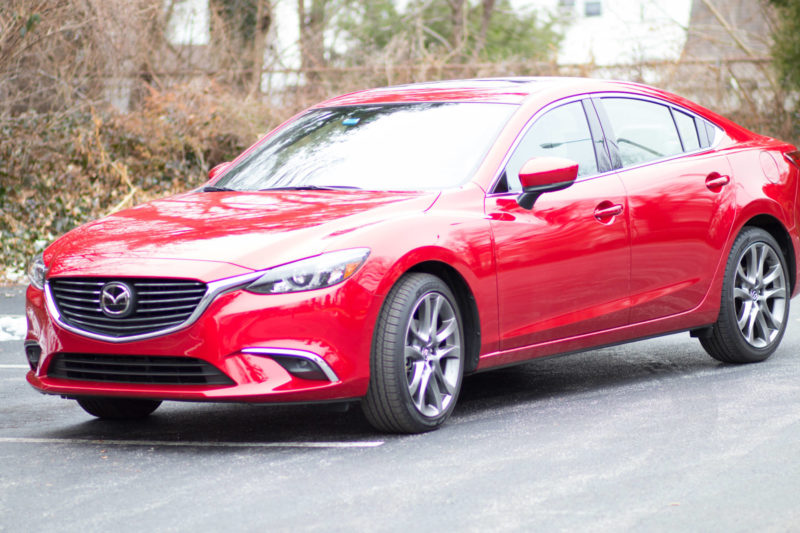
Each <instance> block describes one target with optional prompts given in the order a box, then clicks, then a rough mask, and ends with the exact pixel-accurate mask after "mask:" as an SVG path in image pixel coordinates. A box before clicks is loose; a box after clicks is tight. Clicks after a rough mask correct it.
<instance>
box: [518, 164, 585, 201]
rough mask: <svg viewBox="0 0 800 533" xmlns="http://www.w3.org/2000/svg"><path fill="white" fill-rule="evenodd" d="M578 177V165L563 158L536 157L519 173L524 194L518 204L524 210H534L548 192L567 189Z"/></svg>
mask: <svg viewBox="0 0 800 533" xmlns="http://www.w3.org/2000/svg"><path fill="white" fill-rule="evenodd" d="M577 177H578V163H576V162H575V161H572V160H570V159H563V158H561V157H534V158H533V159H529V160H528V161H527V162H526V163H525V164H524V165H522V168H521V169H520V171H519V182H520V183H521V184H522V194H520V195H519V196H518V197H517V203H518V204H519V206H520V207H522V208H523V209H533V204H534V203H536V200H537V199H538V198H539V196H541V195H542V194H544V193H546V192H553V191H560V190H561V189H566V188H567V187H569V186H570V185H572V184H573V183H574V182H575V178H577Z"/></svg>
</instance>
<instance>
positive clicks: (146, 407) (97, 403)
mask: <svg viewBox="0 0 800 533" xmlns="http://www.w3.org/2000/svg"><path fill="white" fill-rule="evenodd" d="M78 405H80V406H81V407H82V408H83V410H84V411H86V412H87V413H89V414H90V415H94V416H96V417H97V418H103V419H106V420H137V419H140V418H144V417H146V416H148V415H149V414H150V413H152V412H153V411H155V410H156V409H158V406H159V405H161V402H160V401H158V400H135V399H132V398H78Z"/></svg>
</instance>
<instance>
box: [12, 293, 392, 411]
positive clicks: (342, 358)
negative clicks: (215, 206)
mask: <svg viewBox="0 0 800 533" xmlns="http://www.w3.org/2000/svg"><path fill="white" fill-rule="evenodd" d="M379 307H380V301H379V298H377V297H376V296H375V295H374V294H373V293H372V292H371V291H369V290H367V289H366V288H364V287H362V286H361V285H360V284H359V283H358V282H357V281H356V279H354V278H351V279H349V280H347V281H345V282H344V283H342V284H340V285H337V286H334V287H329V288H327V289H319V290H315V291H309V292H300V293H291V294H281V295H259V294H253V293H250V292H247V291H245V290H241V289H240V290H234V291H232V292H228V293H224V294H220V295H217V296H216V297H215V298H214V299H213V300H212V301H211V302H210V303H209V304H208V305H207V307H206V309H205V310H204V312H203V313H202V314H201V315H200V316H199V317H198V318H197V319H196V321H194V322H193V323H191V324H190V325H188V326H186V327H184V328H182V329H179V330H178V331H172V332H169V333H167V334H164V335H161V336H157V337H152V338H147V339H138V340H131V341H126V342H108V341H104V340H100V339H96V338H91V337H90V336H87V335H82V334H80V333H77V332H75V331H68V330H67V329H65V328H64V327H62V326H61V325H59V323H58V322H59V321H58V320H57V318H56V317H54V316H53V315H52V313H54V312H56V313H57V311H55V310H54V309H52V305H51V309H50V310H48V306H47V302H46V299H45V296H44V292H43V291H41V290H38V289H36V288H33V287H28V292H27V306H26V315H27V320H28V335H27V339H26V340H27V341H29V342H36V343H37V344H38V345H39V346H40V347H41V349H42V355H41V358H40V359H39V362H38V365H37V366H36V368H35V369H34V370H31V371H30V372H29V373H28V375H27V379H28V382H29V383H30V384H31V385H32V386H33V387H34V388H36V389H37V390H39V391H40V392H43V393H47V394H58V395H62V396H67V397H76V396H116V397H129V398H153V399H164V400H189V401H245V402H323V401H335V400H344V399H352V398H359V397H362V396H364V395H365V394H366V392H367V386H368V383H369V354H370V346H371V340H372V332H373V326H374V324H375V321H376V318H377V315H378V312H379ZM57 354H97V355H105V354H113V355H115V356H125V355H130V356H149V357H159V356H164V357H176V356H177V357H187V358H193V359H195V360H201V361H205V362H207V363H209V364H210V365H212V366H214V367H215V368H216V369H218V370H219V371H221V372H222V373H224V374H225V375H226V376H227V377H229V378H230V380H231V381H232V384H230V385H205V384H203V385H198V384H161V383H123V382H113V383H109V382H100V381H91V380H85V379H72V378H70V379H64V378H63V377H54V376H51V375H49V374H48V371H49V370H50V366H51V363H52V362H53V360H54V357H55V356H56V355H57ZM281 357H283V358H284V359H283V361H284V363H285V361H286V358H287V357H288V358H296V359H298V360H306V361H311V362H312V363H314V364H315V365H316V368H318V369H319V370H320V372H319V373H318V376H317V379H306V378H304V377H298V376H299V375H302V374H298V373H297V372H294V373H292V372H290V371H288V370H287V369H286V365H285V364H284V365H283V366H282V365H281V364H280V363H279V361H281ZM311 366H314V365H311Z"/></svg>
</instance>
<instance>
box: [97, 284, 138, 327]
mask: <svg viewBox="0 0 800 533" xmlns="http://www.w3.org/2000/svg"><path fill="white" fill-rule="evenodd" d="M133 300H134V298H133V289H131V287H130V286H129V285H127V284H126V283H122V282H121V281H109V282H108V283H106V284H105V285H103V288H102V289H101V290H100V309H101V310H102V311H103V314H104V315H106V316H107V317H111V318H124V317H126V316H128V315H130V314H131V313H132V312H133V309H134V301H133Z"/></svg>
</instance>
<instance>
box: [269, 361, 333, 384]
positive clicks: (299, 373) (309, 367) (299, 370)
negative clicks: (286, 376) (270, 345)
mask: <svg viewBox="0 0 800 533" xmlns="http://www.w3.org/2000/svg"><path fill="white" fill-rule="evenodd" d="M271 357H272V358H273V359H274V360H275V362H276V363H278V364H279V365H281V366H282V367H283V369H284V370H286V371H287V372H288V373H290V374H291V375H293V376H294V377H297V378H302V379H313V380H317V381H327V380H328V377H327V376H326V375H325V372H323V371H322V369H321V368H320V367H319V365H318V364H316V363H315V362H314V361H311V360H309V359H303V358H300V357H292V356H286V355H272V356H271Z"/></svg>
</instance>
